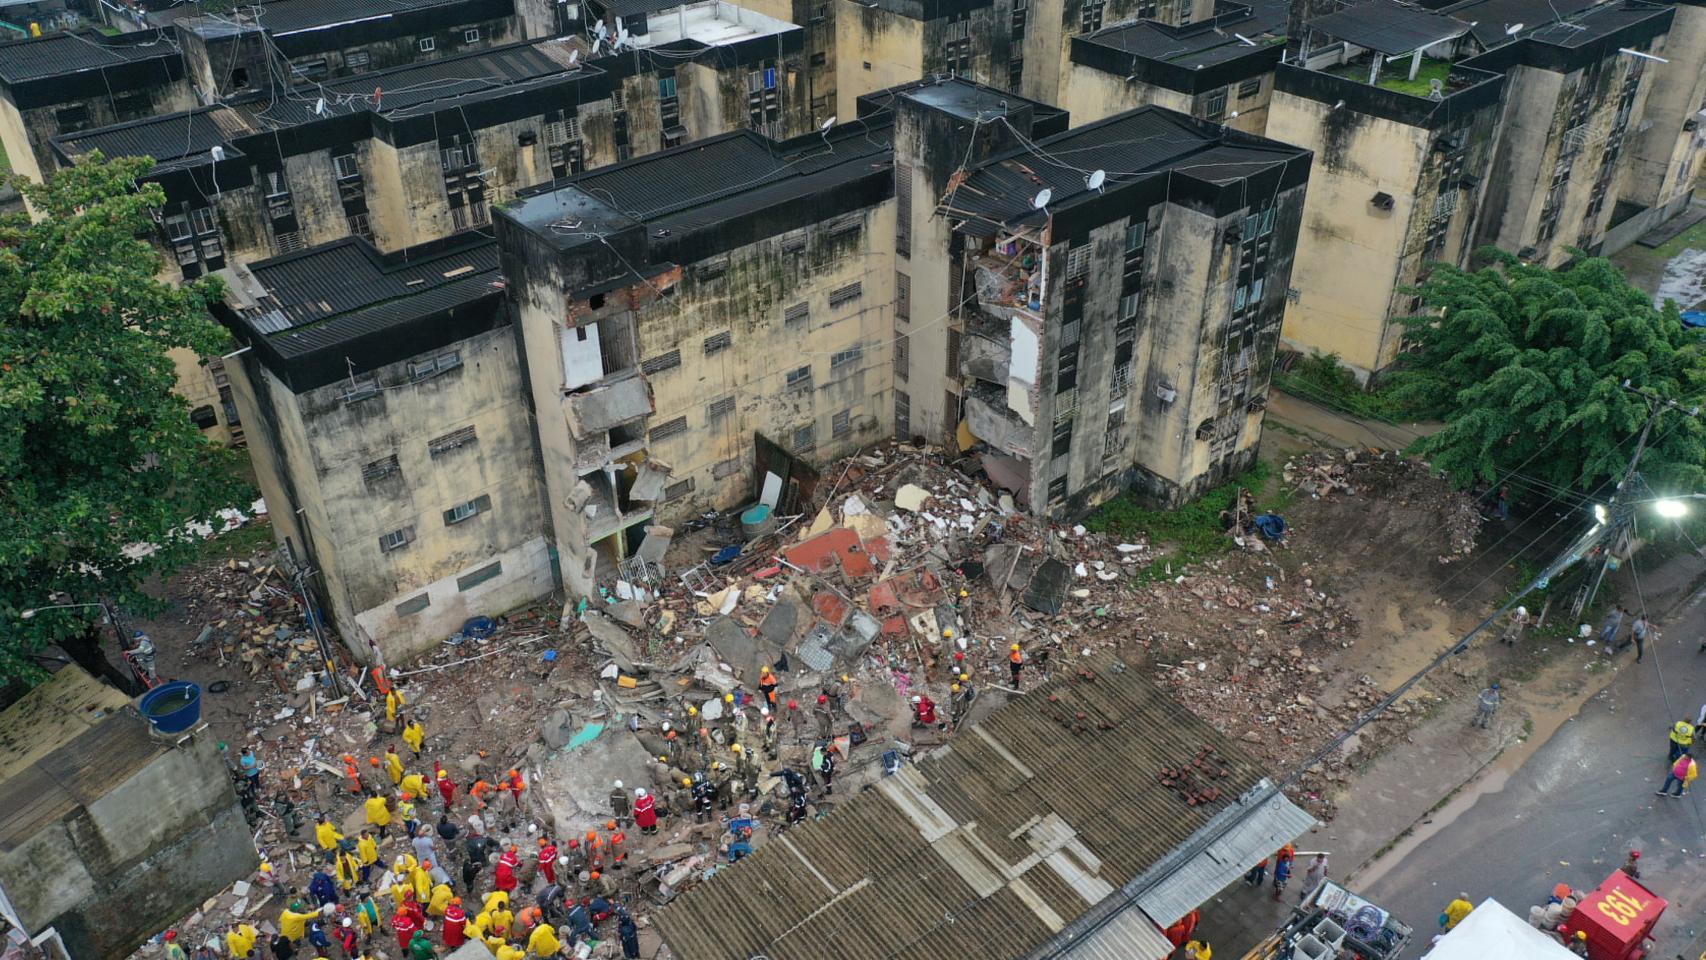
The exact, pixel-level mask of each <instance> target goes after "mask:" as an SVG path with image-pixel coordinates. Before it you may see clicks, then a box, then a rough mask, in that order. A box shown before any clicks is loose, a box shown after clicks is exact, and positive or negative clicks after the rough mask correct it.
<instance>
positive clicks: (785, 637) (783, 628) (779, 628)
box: [758, 593, 800, 650]
mask: <svg viewBox="0 0 1706 960" xmlns="http://www.w3.org/2000/svg"><path fill="white" fill-rule="evenodd" d="M799 623H800V605H799V603H798V602H796V601H795V600H794V599H793V597H792V595H790V594H786V593H784V594H781V595H779V596H777V598H776V605H775V606H773V607H771V608H770V612H769V613H767V614H765V615H764V619H763V621H761V622H760V623H759V624H758V632H759V633H760V634H761V635H762V636H763V637H764V639H765V641H766V642H768V643H769V644H770V645H772V646H774V647H776V648H777V649H782V650H786V649H787V648H788V647H790V646H792V645H793V642H794V636H795V633H796V632H797V631H798V630H799Z"/></svg>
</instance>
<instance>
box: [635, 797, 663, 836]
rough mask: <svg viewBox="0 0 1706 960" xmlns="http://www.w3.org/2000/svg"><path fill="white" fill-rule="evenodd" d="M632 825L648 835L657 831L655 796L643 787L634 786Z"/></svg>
mask: <svg viewBox="0 0 1706 960" xmlns="http://www.w3.org/2000/svg"><path fill="white" fill-rule="evenodd" d="M634 826H636V827H639V828H640V832H641V833H643V834H646V835H648V836H649V835H651V834H654V833H657V832H658V811H657V798H656V797H654V796H652V795H651V794H649V793H647V792H646V788H645V787H635V788H634Z"/></svg>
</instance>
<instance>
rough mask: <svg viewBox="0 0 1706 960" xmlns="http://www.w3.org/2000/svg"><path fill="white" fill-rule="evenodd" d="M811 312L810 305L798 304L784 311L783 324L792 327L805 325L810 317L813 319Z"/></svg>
mask: <svg viewBox="0 0 1706 960" xmlns="http://www.w3.org/2000/svg"><path fill="white" fill-rule="evenodd" d="M811 312H812V311H811V305H810V304H807V303H796V304H794V305H793V306H791V307H789V308H788V309H786V310H783V311H782V323H783V324H784V325H785V326H790V327H792V326H797V325H799V324H803V323H805V322H806V320H807V319H808V318H809V317H811Z"/></svg>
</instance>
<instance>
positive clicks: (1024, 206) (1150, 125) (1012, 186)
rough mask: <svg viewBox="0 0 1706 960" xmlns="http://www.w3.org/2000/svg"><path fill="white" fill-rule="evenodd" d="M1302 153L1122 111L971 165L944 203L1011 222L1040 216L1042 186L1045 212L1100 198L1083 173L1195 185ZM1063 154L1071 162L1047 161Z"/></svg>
mask: <svg viewBox="0 0 1706 960" xmlns="http://www.w3.org/2000/svg"><path fill="white" fill-rule="evenodd" d="M1305 152H1306V151H1304V150H1301V149H1299V148H1296V147H1288V146H1286V145H1284V144H1280V143H1272V142H1267V141H1258V142H1251V141H1248V140H1235V141H1228V140H1223V139H1222V138H1221V135H1219V134H1213V133H1209V132H1207V131H1206V130H1205V124H1202V123H1199V122H1195V121H1192V120H1191V119H1190V118H1189V117H1185V116H1182V115H1180V114H1176V113H1173V112H1172V111H1170V110H1164V109H1162V108H1160V107H1140V108H1138V109H1136V110H1133V111H1131V112H1129V113H1123V114H1119V115H1118V116H1114V117H1109V118H1108V119H1106V120H1102V121H1099V122H1097V123H1092V124H1088V125H1086V126H1082V127H1077V128H1074V129H1072V130H1068V131H1066V132H1065V133H1061V134H1057V135H1055V136H1053V137H1049V138H1047V139H1045V140H1041V141H1039V142H1037V143H1036V144H1035V149H1030V148H1021V149H1019V150H1016V151H1013V152H1010V153H1008V154H1005V155H1004V156H1000V157H995V158H992V159H990V160H988V161H986V162H985V163H984V164H983V165H982V166H980V167H978V168H977V170H976V171H975V172H973V173H972V175H971V176H970V177H967V178H966V180H965V182H964V183H963V184H961V186H960V187H959V189H957V190H954V191H951V192H950V193H949V194H948V196H947V197H946V198H945V199H944V201H943V206H944V208H945V210H946V212H947V213H948V214H949V215H950V216H954V217H960V218H968V219H971V220H981V221H984V222H985V223H998V224H1005V225H1013V224H1016V223H1018V222H1021V221H1030V220H1033V219H1034V220H1038V221H1040V220H1041V219H1042V216H1043V214H1042V213H1041V212H1040V211H1038V210H1037V209H1036V208H1035V206H1034V205H1033V199H1034V198H1035V197H1036V196H1037V195H1038V194H1039V193H1040V192H1041V191H1042V189H1043V188H1044V187H1047V188H1048V189H1049V190H1050V191H1051V193H1052V196H1051V197H1050V199H1049V202H1048V209H1049V210H1051V211H1058V210H1062V209H1065V208H1066V207H1069V206H1074V205H1077V204H1080V203H1087V202H1093V201H1094V200H1095V199H1096V197H1097V196H1098V195H1099V194H1097V193H1096V192H1095V191H1092V190H1090V189H1089V187H1088V186H1087V185H1086V175H1085V173H1084V172H1083V171H1086V170H1102V171H1103V172H1105V173H1106V175H1107V181H1106V184H1105V186H1104V187H1103V189H1104V190H1112V189H1114V188H1116V187H1118V186H1120V185H1121V184H1125V183H1131V182H1134V181H1137V180H1142V179H1145V178H1147V177H1152V176H1156V175H1160V174H1165V173H1167V172H1168V171H1176V172H1180V173H1186V174H1189V175H1190V176H1192V177H1195V178H1197V179H1199V180H1208V181H1212V182H1225V181H1228V180H1235V179H1239V178H1242V177H1246V176H1249V175H1250V174H1253V173H1255V172H1256V171H1258V170H1261V169H1264V168H1266V167H1270V166H1273V165H1274V164H1279V163H1285V162H1286V161H1288V160H1291V159H1293V158H1296V157H1298V156H1301V155H1303V154H1304V153H1305ZM1057 156H1069V157H1070V158H1071V161H1072V162H1071V165H1070V166H1068V165H1067V164H1066V163H1064V162H1062V161H1060V160H1056V159H1052V157H1057Z"/></svg>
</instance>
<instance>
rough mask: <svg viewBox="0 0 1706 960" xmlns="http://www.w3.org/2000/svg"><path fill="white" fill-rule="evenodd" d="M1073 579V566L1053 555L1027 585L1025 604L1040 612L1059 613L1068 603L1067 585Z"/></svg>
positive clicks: (1038, 568)
mask: <svg viewBox="0 0 1706 960" xmlns="http://www.w3.org/2000/svg"><path fill="white" fill-rule="evenodd" d="M1071 579H1072V568H1071V567H1068V566H1067V565H1066V564H1064V563H1061V562H1060V561H1059V560H1056V559H1054V558H1053V557H1050V558H1048V559H1047V560H1044V561H1043V562H1042V563H1040V564H1038V565H1037V570H1036V572H1035V573H1033V574H1032V575H1031V582H1030V583H1029V584H1028V585H1027V586H1026V587H1025V606H1027V607H1030V608H1031V609H1032V610H1035V611H1037V612H1038V613H1047V614H1051V615H1052V614H1056V613H1059V612H1060V608H1061V606H1062V605H1063V604H1065V603H1066V585H1067V583H1068V582H1069V581H1070V580H1071Z"/></svg>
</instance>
